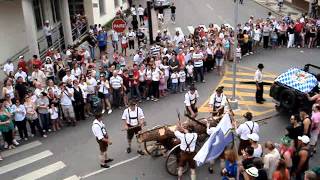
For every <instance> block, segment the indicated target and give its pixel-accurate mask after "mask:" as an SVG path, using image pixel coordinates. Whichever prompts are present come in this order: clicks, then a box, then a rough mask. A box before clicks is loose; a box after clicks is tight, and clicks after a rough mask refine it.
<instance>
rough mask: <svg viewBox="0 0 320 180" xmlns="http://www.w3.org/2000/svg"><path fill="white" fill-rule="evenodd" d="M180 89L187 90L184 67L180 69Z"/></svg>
mask: <svg viewBox="0 0 320 180" xmlns="http://www.w3.org/2000/svg"><path fill="white" fill-rule="evenodd" d="M179 83H180V84H179V90H180V92H182V91H185V90H186V72H185V71H184V69H183V68H181V69H180V71H179Z"/></svg>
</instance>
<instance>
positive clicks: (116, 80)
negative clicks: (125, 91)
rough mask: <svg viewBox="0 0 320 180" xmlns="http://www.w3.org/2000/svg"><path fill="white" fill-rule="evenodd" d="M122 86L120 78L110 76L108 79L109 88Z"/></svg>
mask: <svg viewBox="0 0 320 180" xmlns="http://www.w3.org/2000/svg"><path fill="white" fill-rule="evenodd" d="M122 84H123V80H122V77H120V76H117V77H114V76H112V77H111V78H110V85H111V87H112V88H113V89H119V88H121V86H122Z"/></svg>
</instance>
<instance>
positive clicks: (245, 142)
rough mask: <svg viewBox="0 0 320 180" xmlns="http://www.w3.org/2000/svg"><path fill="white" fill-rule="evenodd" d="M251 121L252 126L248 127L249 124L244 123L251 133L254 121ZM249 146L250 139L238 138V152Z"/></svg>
mask: <svg viewBox="0 0 320 180" xmlns="http://www.w3.org/2000/svg"><path fill="white" fill-rule="evenodd" d="M252 123H253V125H252V128H250V126H249V125H248V124H247V123H245V124H246V125H247V127H248V128H249V130H250V134H252V133H253V129H254V122H252ZM249 146H251V143H250V140H243V139H241V138H240V143H239V148H238V154H239V155H242V152H241V150H244V149H246V148H247V147H249Z"/></svg>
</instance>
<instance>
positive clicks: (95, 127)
mask: <svg viewBox="0 0 320 180" xmlns="http://www.w3.org/2000/svg"><path fill="white" fill-rule="evenodd" d="M91 130H92V132H93V135H94V136H95V137H96V138H97V139H98V140H101V139H103V138H104V137H106V136H107V131H106V126H105V125H104V124H103V122H102V121H98V120H97V119H95V120H94V121H93V123H92V127H91Z"/></svg>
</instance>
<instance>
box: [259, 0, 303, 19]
mask: <svg viewBox="0 0 320 180" xmlns="http://www.w3.org/2000/svg"><path fill="white" fill-rule="evenodd" d="M253 1H255V2H256V3H257V4H259V5H261V6H263V7H265V8H267V9H269V10H270V11H272V12H273V13H275V14H277V15H278V16H282V17H284V16H287V15H288V14H290V15H291V18H292V19H294V20H296V19H298V18H300V17H301V14H302V13H304V12H303V11H301V10H298V9H296V8H294V7H292V6H290V5H288V4H287V3H286V2H284V4H283V7H282V8H281V11H279V6H278V1H277V0H253Z"/></svg>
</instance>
